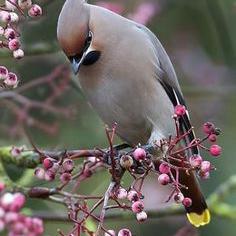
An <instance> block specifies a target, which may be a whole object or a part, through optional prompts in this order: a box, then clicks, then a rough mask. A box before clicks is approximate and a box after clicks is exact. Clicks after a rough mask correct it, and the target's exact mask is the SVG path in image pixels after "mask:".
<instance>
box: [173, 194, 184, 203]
mask: <svg viewBox="0 0 236 236" xmlns="http://www.w3.org/2000/svg"><path fill="white" fill-rule="evenodd" d="M174 200H175V202H176V203H181V202H183V200H184V195H183V194H182V193H181V192H179V193H176V194H175V195H174Z"/></svg>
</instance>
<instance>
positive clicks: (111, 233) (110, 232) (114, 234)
mask: <svg viewBox="0 0 236 236" xmlns="http://www.w3.org/2000/svg"><path fill="white" fill-rule="evenodd" d="M107 232H108V233H109V234H108V233H105V235H104V236H116V232H115V231H114V230H112V229H109V230H108V231H107Z"/></svg>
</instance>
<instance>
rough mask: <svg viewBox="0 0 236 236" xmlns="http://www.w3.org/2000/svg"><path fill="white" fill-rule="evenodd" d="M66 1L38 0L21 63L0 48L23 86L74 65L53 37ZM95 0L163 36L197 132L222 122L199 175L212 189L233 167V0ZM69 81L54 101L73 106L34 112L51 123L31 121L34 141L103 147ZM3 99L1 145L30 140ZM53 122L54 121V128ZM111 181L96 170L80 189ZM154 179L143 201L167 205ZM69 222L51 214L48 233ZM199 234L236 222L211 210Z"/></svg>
mask: <svg viewBox="0 0 236 236" xmlns="http://www.w3.org/2000/svg"><path fill="white" fill-rule="evenodd" d="M63 2H64V1H63V0H48V1H41V5H42V6H43V10H44V16H43V17H42V19H41V20H39V21H29V22H26V23H24V24H22V26H21V31H22V36H23V44H24V48H25V51H26V57H25V58H24V59H23V60H21V61H19V62H18V61H17V63H16V61H14V60H13V59H12V58H11V57H10V56H9V55H8V54H7V53H2V54H1V52H0V62H1V64H2V65H5V66H8V68H11V70H12V71H14V72H17V73H18V75H19V77H20V79H21V86H23V85H24V84H26V83H27V82H29V81H32V80H35V79H37V78H38V77H41V76H45V75H48V74H49V73H50V72H52V71H53V70H54V69H55V68H57V67H58V66H59V65H62V64H65V65H68V66H69V63H68V61H67V60H66V58H65V57H64V55H63V54H62V52H61V51H60V48H59V47H58V45H57V41H56V24H57V18H58V15H59V12H60V9H61V7H62V5H63ZM91 3H95V4H98V5H103V6H105V7H108V8H110V9H111V10H114V11H116V12H118V13H120V14H122V15H125V16H127V17H129V18H131V19H134V20H136V21H139V22H141V23H144V24H146V25H147V26H148V27H149V28H150V29H151V30H152V31H153V32H154V33H155V34H156V35H157V36H158V38H159V39H160V41H161V42H162V44H163V46H164V47H165V48H166V51H167V52H168V54H169V56H170V58H171V60H172V62H173V64H174V67H175V69H176V72H177V75H178V78H179V81H180V84H181V86H182V89H183V93H184V95H185V97H186V100H187V103H188V105H189V108H190V110H191V117H192V123H193V125H194V126H195V129H196V133H197V134H198V135H201V134H202V133H201V125H202V124H203V122H205V121H212V122H214V123H216V124H217V126H218V127H220V128H221V129H222V131H223V135H222V136H221V137H220V140H219V144H220V145H221V146H222V147H223V155H222V157H221V158H219V159H218V160H217V161H215V162H214V163H215V165H216V167H217V170H216V171H215V172H213V173H212V176H211V178H210V179H209V180H206V181H202V182H201V185H202V189H203V191H204V193H205V195H206V196H207V195H209V194H210V193H211V192H213V191H214V190H215V189H216V188H217V186H219V184H220V183H222V182H223V181H225V180H227V179H228V178H229V177H230V176H231V175H233V174H235V172H236V165H235V158H236V157H235V142H236V136H235V133H236V106H235V103H236V89H235V86H236V84H235V79H236V73H235V66H236V28H235V25H234V24H235V22H236V1H235V0H214V1H212V0H197V1H190V0H159V1H158V0H156V1H149V0H146V1H144V0H120V1H118V0H117V1H110V2H98V1H96V2H95V1H91ZM133 40H135V39H133ZM140 56H142V55H140ZM59 77H60V76H59ZM59 79H60V78H59ZM71 79H72V80H76V78H74V77H73V75H72V74H70V76H69V77H68V81H69V80H71ZM70 84H72V86H70V87H68V88H67V89H66V90H65V91H64V92H63V93H62V94H61V96H59V97H58V99H57V100H56V104H55V106H58V107H63V108H70V111H71V109H72V112H71V113H68V114H67V116H65V114H60V112H59V113H58V114H56V115H55V114H51V113H50V114H48V113H47V112H45V111H42V110H40V109H33V110H32V111H31V112H30V114H31V115H32V116H33V117H35V118H37V120H39V121H41V122H43V124H47V125H46V126H42V125H41V126H40V125H38V126H37V125H34V126H32V127H30V126H29V124H28V127H27V130H28V132H29V133H30V135H31V137H32V139H33V140H34V143H35V144H36V145H37V146H39V147H41V148H45V149H71V148H76V149H78V148H86V147H94V146H99V147H105V146H106V145H107V142H106V139H105V134H104V125H103V123H102V122H101V120H100V119H99V117H98V116H97V115H96V114H95V112H94V111H93V110H92V109H91V108H90V106H89V105H88V104H87V103H86V101H85V99H84V96H83V94H82V93H81V92H80V90H79V89H78V86H77V85H76V82H73V83H71V82H70ZM50 93H51V90H50V89H49V88H48V86H45V85H42V86H41V85H39V86H37V87H36V88H34V90H32V91H28V92H27V93H26V95H27V96H28V97H30V98H32V99H35V100H41V101H43V100H44V99H45V98H47V97H49V96H50V95H51V94H50ZM0 104H1V105H0V123H1V125H0V145H1V146H3V145H11V144H14V145H21V144H28V141H27V138H26V137H25V135H24V134H23V133H21V130H20V125H21V124H22V123H24V122H22V123H20V125H18V123H19V117H18V113H17V115H14V114H13V113H12V112H11V110H10V109H9V108H8V105H9V104H2V103H1V101H0ZM17 122H18V123H17ZM52 127H54V128H53V129H52V130H51V129H50V128H52ZM204 155H205V154H204ZM19 181H21V182H24V183H26V184H27V185H30V184H38V185H42V186H43V185H44V183H41V182H39V181H35V179H34V178H31V179H29V178H27V180H26V178H25V176H24V175H23V176H21V179H19ZM127 181H128V180H127ZM108 182H109V179H108V178H107V173H99V174H98V175H96V177H94V178H92V179H91V181H90V182H89V183H87V182H86V183H85V184H84V185H82V186H81V189H82V191H86V192H93V193H98V192H103V191H104V189H105V187H106V185H107V184H108ZM156 184H157V182H155V179H154V178H150V179H149V180H148V181H147V184H146V188H145V191H146V193H148V194H147V196H146V199H145V201H146V206H147V207H148V208H150V209H155V208H158V207H159V206H162V205H163V202H164V200H165V197H166V195H165V193H163V189H161V190H160V189H158V187H157V186H156ZM159 190H160V191H159ZM144 194H145V192H144ZM228 201H230V202H231V203H232V204H233V203H234V204H236V197H235V196H234V195H233V194H232V195H231V196H230V198H229V199H228ZM28 207H29V208H32V209H33V210H35V211H43V210H44V209H50V212H54V211H55V212H63V209H60V208H58V206H57V205H54V204H51V203H50V204H49V203H47V202H39V201H32V200H31V201H29V203H28ZM124 214H125V213H124ZM108 224H110V227H111V228H115V229H119V228H121V227H124V226H127V227H129V228H131V229H132V231H133V232H134V234H135V235H144V234H145V235H148V236H154V235H158V236H165V235H175V234H176V233H177V231H178V230H179V229H180V228H181V227H183V226H184V225H185V224H186V220H185V218H184V217H168V218H162V219H156V220H154V219H153V220H149V221H147V222H146V223H144V224H138V223H136V221H135V220H133V221H132V220H131V221H108ZM66 227H68V225H66V224H63V223H62V222H47V223H46V231H45V234H44V235H56V229H57V228H62V229H64V228H66ZM199 234H200V235H204V236H205V235H206V236H208V235H209V236H210V235H216V236H218V235H225V236H231V235H235V234H236V222H235V221H229V220H226V219H219V218H216V217H213V218H212V222H211V224H209V225H208V226H206V227H203V228H201V229H199ZM176 235H177V234H176Z"/></svg>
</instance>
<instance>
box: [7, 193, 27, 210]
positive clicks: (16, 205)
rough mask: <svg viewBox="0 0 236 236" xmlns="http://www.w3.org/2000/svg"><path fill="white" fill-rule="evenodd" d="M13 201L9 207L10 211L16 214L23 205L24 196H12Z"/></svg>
mask: <svg viewBox="0 0 236 236" xmlns="http://www.w3.org/2000/svg"><path fill="white" fill-rule="evenodd" d="M13 197H14V201H13V202H12V204H11V206H10V211H14V212H18V211H19V210H20V209H21V208H22V207H23V206H24V204H25V201H26V199H25V196H24V195H23V194H22V193H15V194H14V195H13Z"/></svg>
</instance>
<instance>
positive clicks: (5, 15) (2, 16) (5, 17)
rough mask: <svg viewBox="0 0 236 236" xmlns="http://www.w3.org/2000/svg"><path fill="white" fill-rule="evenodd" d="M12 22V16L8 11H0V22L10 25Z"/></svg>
mask: <svg viewBox="0 0 236 236" xmlns="http://www.w3.org/2000/svg"><path fill="white" fill-rule="evenodd" d="M10 20H11V15H10V13H9V12H7V11H0V21H2V22H4V23H8V22H9V21H10Z"/></svg>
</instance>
